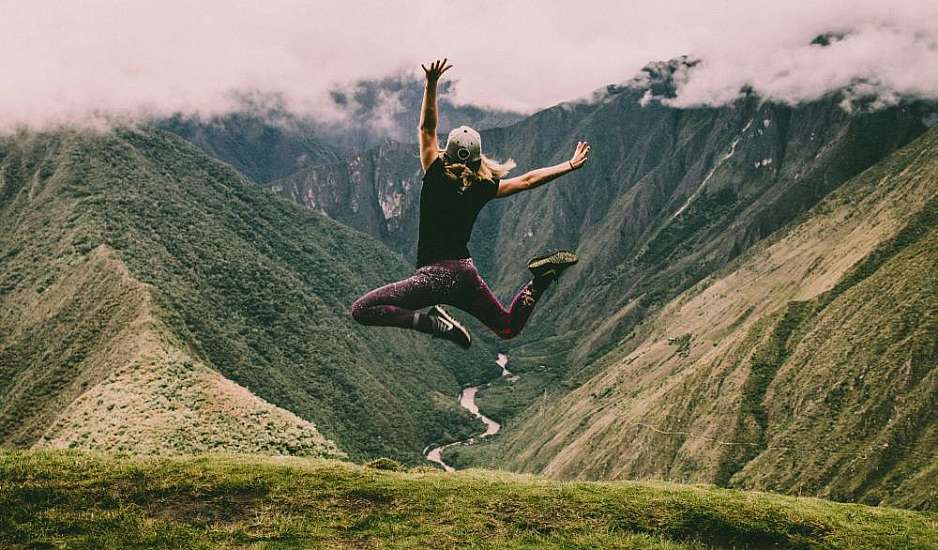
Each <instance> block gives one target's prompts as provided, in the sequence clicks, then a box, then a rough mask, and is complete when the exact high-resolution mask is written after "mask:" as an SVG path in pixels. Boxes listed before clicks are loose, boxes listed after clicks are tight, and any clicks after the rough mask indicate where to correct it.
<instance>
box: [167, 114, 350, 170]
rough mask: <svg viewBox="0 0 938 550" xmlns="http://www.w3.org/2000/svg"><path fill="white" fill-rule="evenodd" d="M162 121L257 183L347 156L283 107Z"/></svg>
mask: <svg viewBox="0 0 938 550" xmlns="http://www.w3.org/2000/svg"><path fill="white" fill-rule="evenodd" d="M157 126H158V127H159V128H160V129H162V130H166V131H168V132H172V133H174V134H177V135H178V136H180V137H182V138H183V139H185V140H187V141H190V142H192V143H193V144H194V145H196V146H198V147H199V148H201V149H202V150H203V151H205V153H207V154H208V155H209V156H211V157H214V158H216V159H218V160H221V161H223V162H226V163H228V164H230V165H231V166H232V167H234V168H235V169H236V170H237V171H238V172H240V173H241V174H244V175H245V176H247V177H248V178H250V179H251V180H252V181H255V182H258V183H266V182H268V181H271V180H274V179H277V178H282V177H284V176H287V175H290V174H292V173H294V172H296V171H298V170H301V169H303V168H305V167H307V166H315V165H317V164H326V163H330V162H337V161H338V160H339V159H340V158H342V156H343V154H342V152H341V150H340V149H338V148H337V147H335V146H334V145H333V144H332V143H331V142H330V141H329V140H325V139H322V137H321V136H319V135H318V132H317V129H316V128H315V127H314V126H313V125H312V124H310V123H309V122H308V121H305V120H302V119H299V118H297V117H294V116H291V115H289V114H288V113H285V112H283V111H282V110H279V109H267V110H262V111H257V110H256V109H255V110H248V111H246V112H240V113H231V114H228V115H224V116H218V117H213V118H209V119H206V120H203V119H201V118H195V117H186V116H182V115H176V116H173V117H170V118H167V119H165V120H161V121H158V122H157Z"/></svg>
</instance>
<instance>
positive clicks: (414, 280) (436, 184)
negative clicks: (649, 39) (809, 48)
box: [352, 59, 590, 348]
mask: <svg viewBox="0 0 938 550" xmlns="http://www.w3.org/2000/svg"><path fill="white" fill-rule="evenodd" d="M421 67H422V68H423V70H424V72H425V73H426V77H427V82H426V87H425V88H424V94H423V107H422V108H421V113H420V125H419V127H418V133H419V135H420V163H421V165H422V167H423V171H424V176H423V187H422V189H421V192H420V229H419V234H418V240H417V270H416V272H415V273H414V274H413V275H412V276H411V277H408V278H407V279H404V280H403V281H398V282H396V283H391V284H388V285H385V286H382V287H381V288H377V289H375V290H372V291H371V292H369V293H367V294H365V295H364V296H362V297H361V298H359V299H357V300H356V301H355V303H354V304H352V316H353V317H354V318H355V320H356V321H358V322H359V323H362V324H363V325H376V326H386V327H399V328H407V329H413V330H417V331H420V332H424V333H426V334H430V335H432V336H434V337H437V338H444V339H446V340H450V341H452V342H455V343H456V344H459V345H460V346H461V347H463V348H468V347H469V344H470V342H471V338H470V336H469V331H468V330H466V329H465V327H463V326H462V325H460V324H459V323H458V322H457V321H456V319H454V318H453V316H452V315H450V314H449V312H447V311H446V310H444V309H443V308H442V307H440V304H449V305H453V306H455V307H457V308H459V309H461V310H463V311H466V312H468V313H470V314H472V315H473V316H474V317H476V318H477V319H479V320H480V321H482V322H483V323H484V324H485V325H486V326H487V327H489V328H490V329H492V331H494V332H495V334H497V335H498V336H500V337H502V338H506V339H507V338H514V337H515V336H517V335H518V334H519V333H520V332H521V329H522V328H523V327H524V323H525V321H527V319H528V317H529V316H530V315H531V311H532V310H533V309H534V304H536V303H537V301H538V299H539V298H540V296H541V294H543V293H544V290H545V289H547V287H548V286H550V284H551V283H552V282H554V281H555V280H556V279H557V278H558V277H559V276H560V274H561V273H562V272H563V270H564V269H566V268H568V267H570V266H571V265H573V264H575V263H576V261H577V259H576V254H574V253H573V252H570V251H565V250H561V251H557V252H554V253H552V254H548V255H546V256H540V257H537V258H534V259H532V260H531V261H529V262H528V269H530V270H531V273H532V275H533V279H532V280H531V281H529V282H528V283H527V284H525V285H524V287H522V288H521V290H520V291H519V292H518V294H517V295H515V298H514V300H512V302H511V306H509V308H508V309H507V310H506V309H505V307H504V306H502V304H501V303H500V302H499V301H498V298H497V297H495V295H494V294H493V293H492V291H491V290H490V289H489V286H488V285H487V284H486V283H485V281H484V280H483V279H482V276H481V275H480V274H479V271H478V270H477V269H476V266H475V264H474V263H473V261H472V258H471V257H470V255H469V249H468V248H467V246H466V244H467V243H468V242H469V236H470V234H471V233H472V226H473V224H475V221H476V217H477V216H478V215H479V211H480V210H482V207H483V206H485V204H486V203H487V202H488V201H489V200H491V199H500V198H504V197H507V196H510V195H514V194H515V193H519V192H521V191H528V190H530V189H534V188H535V187H538V186H539V185H542V184H544V183H547V182H548V181H551V180H553V179H554V178H557V177H558V176H561V175H563V174H566V173H567V172H571V171H573V170H576V169H578V168H580V167H581V166H583V164H584V163H585V162H586V160H587V158H588V156H589V150H590V147H589V144H588V143H586V142H585V141H583V142H579V143H578V144H577V146H576V151H575V152H574V153H573V157H572V158H571V159H570V160H568V161H566V162H563V163H561V164H558V165H556V166H548V167H545V168H539V169H537V170H532V171H530V172H528V173H526V174H524V175H522V176H518V177H514V178H508V179H502V176H505V175H506V174H507V173H508V171H509V170H510V169H512V168H514V167H515V163H514V162H513V161H511V160H510V159H509V160H508V161H507V162H505V163H498V162H496V161H494V160H492V159H490V158H488V157H486V156H485V155H483V154H482V142H481V138H480V136H479V133H478V132H476V131H475V130H473V129H472V128H469V127H468V126H460V127H459V128H456V129H454V130H453V131H452V132H450V133H449V138H448V139H447V141H446V148H445V149H443V150H441V149H439V143H438V142H437V136H436V125H437V107H436V86H437V82H438V81H439V79H440V76H441V75H442V74H443V73H444V72H446V71H447V70H448V69H450V68H452V65H446V59H443V61H434V62H433V63H432V64H431V65H430V68H429V69H428V68H427V67H424V66H423V65H421ZM430 306H433V307H432V308H431V309H430V310H429V311H428V312H427V313H421V312H420V311H419V310H421V309H423V308H425V307H430Z"/></svg>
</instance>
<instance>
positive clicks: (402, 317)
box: [352, 258, 544, 339]
mask: <svg viewBox="0 0 938 550" xmlns="http://www.w3.org/2000/svg"><path fill="white" fill-rule="evenodd" d="M538 286H539V285H538ZM543 292H544V288H538V287H537V286H536V285H535V284H534V281H530V282H528V283H527V284H526V285H524V287H522V288H521V290H520V291H518V294H517V295H515V298H514V300H512V302H511V306H509V308H508V309H507V310H506V309H505V308H504V306H502V304H501V303H500V302H499V301H498V298H497V297H496V296H495V294H493V293H492V290H491V289H490V288H489V286H488V285H487V284H486V283H485V281H484V280H483V279H482V276H481V275H480V274H479V270H478V269H476V266H475V264H474V263H473V261H472V258H465V259H462V260H442V261H439V262H434V263H432V264H428V265H425V266H423V267H419V268H417V272H416V273H414V274H413V275H412V276H410V277H408V278H406V279H404V280H403V281H398V282H396V283H391V284H388V285H385V286H382V287H380V288H376V289H374V290H372V291H371V292H369V293H367V294H365V295H364V296H362V297H361V298H359V299H357V300H355V303H353V304H352V317H354V318H355V320H356V321H358V322H359V323H361V324H363V325H376V326H385V327H399V328H417V327H416V323H415V322H414V320H415V317H414V314H415V312H416V310H419V309H423V308H425V307H429V306H433V305H436V304H448V305H452V306H456V307H458V308H459V309H461V310H463V311H466V312H467V313H470V314H471V315H472V316H473V317H475V318H476V319H478V320H480V321H482V322H483V323H484V324H485V326H487V327H489V328H490V329H492V331H493V332H495V334H497V335H498V336H500V337H502V338H505V339H508V338H514V337H515V336H517V335H518V333H520V332H521V329H522V328H524V323H525V322H526V321H527V320H528V317H529V316H530V315H531V311H533V310H534V304H535V303H536V302H537V300H538V298H540V296H541V294H542V293H543Z"/></svg>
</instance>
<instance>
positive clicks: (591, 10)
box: [0, 0, 938, 128]
mask: <svg viewBox="0 0 938 550" xmlns="http://www.w3.org/2000/svg"><path fill="white" fill-rule="evenodd" d="M686 4H687V3H685V2H679V1H677V0H662V1H660V2H655V3H648V4H646V5H640V6H636V5H634V4H625V3H620V2H596V3H578V4H576V5H569V4H566V3H556V4H547V3H543V2H518V3H512V4H510V5H501V4H497V3H490V2H481V3H473V4H471V5H452V4H446V3H440V2H423V3H417V2H414V3H407V4H406V6H402V5H401V4H394V3H391V4H388V3H379V2H370V1H365V2H356V3H354V4H348V3H343V4H340V3H338V2H336V3H333V4H326V3H320V2H316V3H308V2H299V1H295V0H279V1H276V2H265V3H256V2H228V1H221V0H205V1H202V2H198V3H195V4H193V3H185V2H181V1H178V0H169V1H166V2H160V3H143V2H140V3H133V4H127V3H123V2H116V1H113V0H96V1H91V2H82V3H80V4H76V3H71V4H69V3H66V4H62V3H58V2H52V1H43V0H39V1H36V2H29V3H25V2H5V7H4V9H3V13H4V17H3V18H2V19H0V67H2V72H0V74H2V75H3V76H2V78H0V82H2V84H3V89H4V93H3V94H2V97H0V127H6V128H10V127H13V126H16V125H21V124H30V125H48V124H50V123H57V122H75V121H76V120H95V119H100V118H102V116H103V117H105V118H109V117H113V116H130V117H135V116H140V115H157V116H165V115H168V114H171V113H175V112H182V113H197V114H201V115H218V114H224V113H226V112H230V111H232V110H237V109H239V108H240V106H241V105H242V100H243V97H244V94H245V93H260V94H262V95H263V94H278V95H279V96H280V97H283V98H284V99H285V101H286V103H287V105H288V106H289V108H290V110H291V111H294V112H298V113H302V114H308V115H313V116H316V117H317V118H320V119H322V120H344V117H346V116H347V115H348V112H347V111H346V110H343V109H337V108H336V103H335V101H334V99H335V96H334V95H333V94H332V92H334V91H335V89H336V88H337V87H341V86H343V85H346V84H343V83H349V82H356V81H363V80H369V79H381V78H384V77H386V76H387V75H399V74H404V75H405V76H406V75H410V76H412V77H418V78H420V77H422V74H421V72H422V71H421V70H420V68H419V64H420V63H422V62H424V63H425V62H428V61H430V60H431V59H433V58H435V57H443V56H448V57H449V59H450V61H451V62H452V63H453V64H454V68H453V70H452V71H451V72H450V73H448V74H447V75H446V76H447V77H448V78H449V79H451V80H453V81H454V96H453V97H454V99H455V100H456V101H457V102H461V103H472V104H475V105H480V106H487V107H495V108H500V109H506V110H514V111H521V112H531V111H534V110H537V109H540V108H543V107H547V106H550V105H553V104H556V103H558V102H560V101H564V100H567V99H570V98H572V97H577V96H583V95H584V94H586V93H588V92H589V90H593V89H596V88H599V87H602V86H604V85H606V84H609V83H612V82H617V81H623V80H626V79H628V78H629V77H630V76H631V75H633V74H636V73H637V72H638V71H639V70H640V69H641V67H643V66H644V65H645V64H646V63H647V62H648V61H650V60H656V59H671V58H674V57H676V56H679V55H682V54H692V55H693V56H694V57H695V58H697V59H700V60H701V63H700V64H699V65H698V66H696V67H694V69H693V70H691V71H688V72H687V73H686V75H685V76H686V78H685V80H684V81H682V82H680V83H679V85H678V86H677V89H676V95H675V97H673V98H670V99H669V101H670V102H671V104H672V105H675V106H692V105H701V104H706V105H715V104H722V103H726V102H729V101H732V100H733V99H734V98H736V97H738V95H739V93H740V90H741V89H751V90H753V91H755V92H756V93H758V94H760V95H762V96H764V97H767V98H770V99H774V100H778V101H782V102H788V103H795V102H799V101H805V100H811V99H815V98H817V97H818V96H820V95H822V94H824V93H825V92H827V91H830V90H833V89H837V88H844V87H847V88H849V89H850V90H851V94H853V96H855V97H856V98H859V99H863V100H864V101H866V102H867V103H868V104H870V105H872V106H874V107H875V106H877V105H880V104H882V105H887V104H890V103H894V102H895V101H896V100H897V99H899V98H901V97H903V96H918V97H929V98H938V74H936V72H935V71H934V67H936V66H938V43H936V38H935V37H936V36H938V5H936V4H935V3H934V2H931V1H930V0H907V1H905V2H902V3H901V4H892V3H883V2H876V1H874V0H860V1H855V2H847V1H834V2H824V3H823V4H821V3H816V2H809V1H807V0H802V1H798V2H793V3H779V2H768V1H763V0H760V1H748V2H746V1H741V0H726V1H723V2H717V3H714V2H707V3H699V4H696V5H693V6H688V5H686ZM825 33H827V34H828V35H829V36H832V37H835V38H836V39H835V40H830V41H828V44H827V45H826V46H824V45H822V44H819V43H814V44H812V39H813V38H814V37H816V36H819V35H822V34H825ZM378 99H380V98H378ZM392 99H393V98H392ZM845 107H848V108H849V107H850V105H845ZM388 108H389V109H391V111H392V112H393V109H392V108H393V105H389V107H388Z"/></svg>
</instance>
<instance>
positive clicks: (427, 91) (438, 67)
mask: <svg viewBox="0 0 938 550" xmlns="http://www.w3.org/2000/svg"><path fill="white" fill-rule="evenodd" d="M420 66H421V67H422V68H423V70H424V72H425V73H426V75H427V84H426V87H425V88H424V89H423V106H422V107H421V108H420V124H419V125H418V126H417V133H418V134H420V164H421V166H423V171H424V172H426V171H427V169H428V168H430V165H431V164H433V161H434V160H436V157H437V156H438V155H439V154H440V147H439V143H438V142H437V140H436V122H437V116H436V83H437V81H438V80H439V79H440V75H442V74H443V73H444V72H446V70H447V69H449V68H451V67H452V65H446V59H443V61H439V60H437V61H434V62H433V63H432V64H430V68H429V69H428V68H426V67H424V66H423V65H420Z"/></svg>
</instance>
